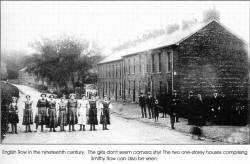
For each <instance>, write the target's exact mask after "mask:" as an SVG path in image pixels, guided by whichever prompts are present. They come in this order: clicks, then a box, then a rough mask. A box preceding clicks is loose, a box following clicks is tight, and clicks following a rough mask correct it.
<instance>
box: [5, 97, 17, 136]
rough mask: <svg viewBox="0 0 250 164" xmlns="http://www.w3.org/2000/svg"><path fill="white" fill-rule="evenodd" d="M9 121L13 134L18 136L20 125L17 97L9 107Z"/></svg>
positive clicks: (13, 98)
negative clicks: (18, 125) (18, 124)
mask: <svg viewBox="0 0 250 164" xmlns="http://www.w3.org/2000/svg"><path fill="white" fill-rule="evenodd" d="M8 119H9V123H10V124H11V130H12V133H16V134H17V123H19V118H18V107H17V97H12V100H11V103H10V106H9V117H8Z"/></svg>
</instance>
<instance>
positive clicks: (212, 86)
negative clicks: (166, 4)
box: [97, 20, 249, 102]
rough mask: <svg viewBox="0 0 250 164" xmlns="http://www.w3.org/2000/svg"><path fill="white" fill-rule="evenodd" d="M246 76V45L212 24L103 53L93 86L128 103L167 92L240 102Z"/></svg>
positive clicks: (195, 26) (216, 23) (246, 83)
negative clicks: (218, 95) (141, 96)
mask: <svg viewBox="0 0 250 164" xmlns="http://www.w3.org/2000/svg"><path fill="white" fill-rule="evenodd" d="M248 75H249V74H248V52H247V45H246V44H245V43H244V41H242V40H241V39H240V38H239V37H237V36H236V35H235V34H233V33H232V32H230V30H228V29H227V28H226V27H225V26H224V25H222V24H221V23H220V22H218V21H216V20H213V21H211V22H208V23H197V24H196V25H194V26H193V27H191V28H188V29H185V30H179V31H176V32H174V33H172V34H170V35H166V36H162V37H158V38H156V39H154V40H150V41H148V42H145V43H142V44H140V45H138V46H136V47H133V48H129V49H126V50H123V51H119V52H115V53H113V54H111V55H109V56H108V57H106V58H105V59H104V60H102V61H101V62H100V63H98V78H97V85H98V93H99V96H100V97H103V96H104V95H108V96H109V97H110V98H111V99H114V100H123V101H124V100H125V101H129V102H138V96H139V94H140V93H144V94H148V93H149V92H150V93H151V94H152V95H153V96H160V95H162V94H167V93H169V94H171V93H172V91H173V90H177V92H178V93H179V94H180V95H181V96H183V97H186V96H187V94H188V92H189V91H193V92H195V93H200V94H202V96H211V95H212V93H213V92H214V90H217V91H218V92H219V93H223V94H225V95H228V96H237V97H241V98H246V97H247V96H248Z"/></svg>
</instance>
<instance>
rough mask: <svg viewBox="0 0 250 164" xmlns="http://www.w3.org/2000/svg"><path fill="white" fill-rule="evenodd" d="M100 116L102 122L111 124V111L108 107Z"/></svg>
mask: <svg viewBox="0 0 250 164" xmlns="http://www.w3.org/2000/svg"><path fill="white" fill-rule="evenodd" d="M100 117H101V118H100V124H108V125H109V124H110V113H109V109H108V108H104V109H103V112H102V113H101V116H100Z"/></svg>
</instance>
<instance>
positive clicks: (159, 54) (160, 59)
mask: <svg viewBox="0 0 250 164" xmlns="http://www.w3.org/2000/svg"><path fill="white" fill-rule="evenodd" d="M158 70H159V72H161V53H159V69H158Z"/></svg>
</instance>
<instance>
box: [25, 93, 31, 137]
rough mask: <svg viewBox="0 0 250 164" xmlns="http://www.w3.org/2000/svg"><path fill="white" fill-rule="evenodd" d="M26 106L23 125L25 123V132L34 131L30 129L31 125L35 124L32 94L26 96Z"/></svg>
mask: <svg viewBox="0 0 250 164" xmlns="http://www.w3.org/2000/svg"><path fill="white" fill-rule="evenodd" d="M24 104H25V108H24V112H23V125H25V126H26V127H25V132H26V133H27V132H32V131H31V129H30V125H32V124H33V109H32V104H33V101H32V100H30V95H27V96H26V101H25V102H24Z"/></svg>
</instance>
